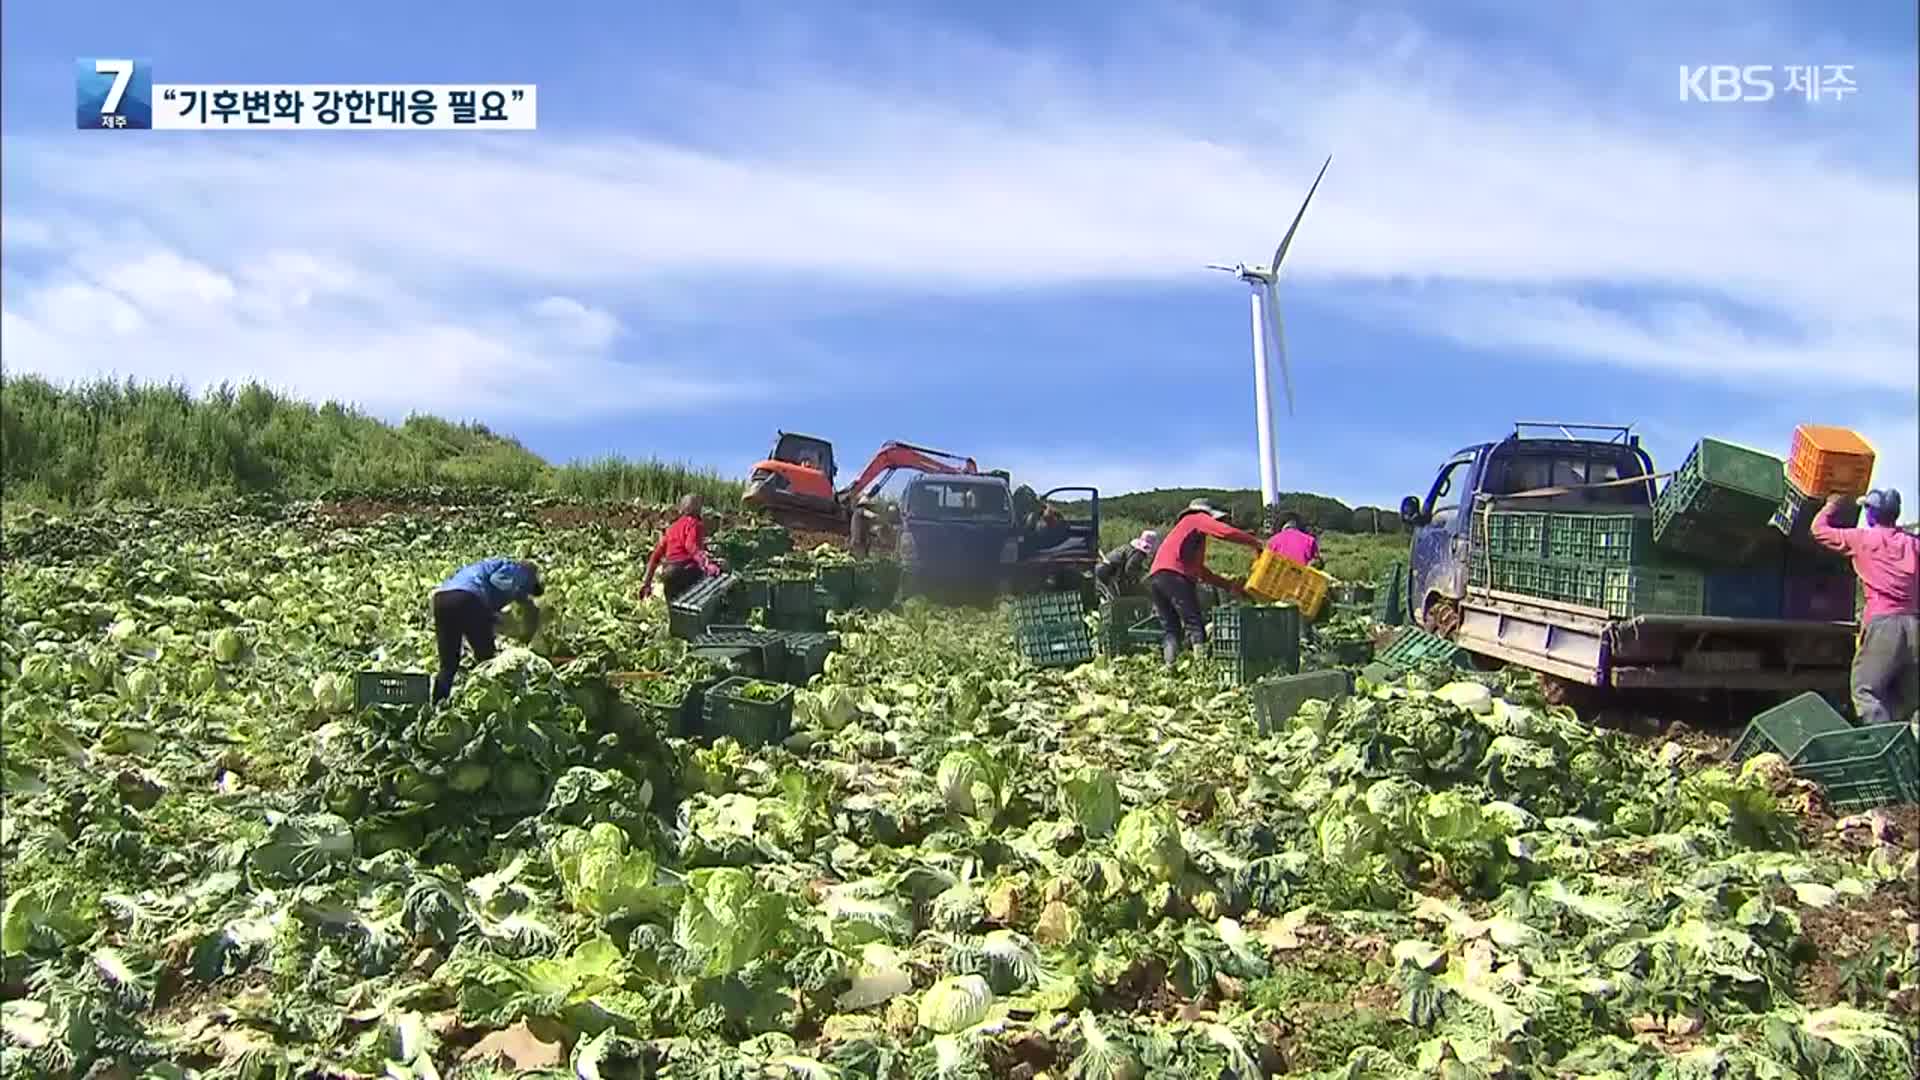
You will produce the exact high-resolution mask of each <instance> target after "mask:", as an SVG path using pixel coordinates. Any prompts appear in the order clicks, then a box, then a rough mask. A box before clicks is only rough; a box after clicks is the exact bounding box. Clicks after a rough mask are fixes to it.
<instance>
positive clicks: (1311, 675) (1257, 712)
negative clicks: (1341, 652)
mask: <svg viewBox="0 0 1920 1080" xmlns="http://www.w3.org/2000/svg"><path fill="white" fill-rule="evenodd" d="M1351 693H1353V674H1352V673H1351V672H1347V671H1339V670H1334V671H1303V672H1301V673H1300V674H1298V675H1282V676H1280V677H1278V678H1271V679H1261V680H1260V681H1259V682H1256V683H1254V684H1253V695H1252V696H1253V722H1254V724H1255V725H1256V726H1257V727H1259V729H1260V734H1262V735H1267V734H1270V733H1272V732H1274V731H1277V730H1279V729H1280V727H1281V725H1283V724H1285V723H1286V722H1287V721H1288V720H1290V719H1292V717H1293V715H1294V714H1295V713H1297V712H1299V711H1300V706H1302V705H1304V704H1306V703H1307V702H1309V701H1314V700H1319V701H1325V702H1327V703H1328V704H1334V703H1336V702H1338V701H1339V700H1340V699H1341V698H1344V697H1346V696H1347V695H1349V694H1351Z"/></svg>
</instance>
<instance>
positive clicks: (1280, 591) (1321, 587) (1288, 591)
mask: <svg viewBox="0 0 1920 1080" xmlns="http://www.w3.org/2000/svg"><path fill="white" fill-rule="evenodd" d="M1332 588H1333V578H1332V577H1331V576H1329V575H1327V574H1325V573H1322V572H1321V571H1319V570H1315V569H1314V568H1313V567H1311V566H1301V565H1300V564H1299V563H1297V562H1294V561H1293V560H1291V559H1283V558H1281V557H1280V556H1279V555H1276V554H1274V553H1273V552H1271V551H1262V552H1261V553H1260V555H1259V557H1257V558H1255V559H1254V560H1253V570H1252V571H1251V572H1249V573H1248V574H1247V591H1248V592H1249V593H1252V594H1253V595H1254V596H1256V597H1258V598H1259V599H1261V600H1265V601H1267V602H1269V603H1290V604H1292V605H1293V606H1295V607H1297V608H1299V609H1300V614H1302V615H1304V616H1306V617H1307V618H1309V619H1312V618H1316V617H1318V616H1319V614H1320V609H1321V608H1324V607H1326V605H1327V593H1328V592H1330V591H1331V590H1332Z"/></svg>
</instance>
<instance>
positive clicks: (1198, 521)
mask: <svg viewBox="0 0 1920 1080" xmlns="http://www.w3.org/2000/svg"><path fill="white" fill-rule="evenodd" d="M1209 536H1217V537H1219V538H1220V539H1222V540H1226V541H1230V542H1232V543H1235V544H1244V545H1246V546H1247V547H1250V548H1252V549H1254V550H1255V551H1258V550H1260V541H1258V540H1256V539H1254V538H1253V536H1252V535H1251V534H1249V533H1244V532H1241V531H1240V530H1239V529H1236V528H1234V527H1233V526H1231V525H1228V524H1227V523H1226V522H1223V521H1215V520H1214V519H1213V517H1212V516H1211V515H1208V514H1199V513H1194V514H1188V515H1187V516H1186V517H1183V518H1181V519H1180V521H1179V523H1178V524H1176V525H1174V527H1173V531H1171V532H1169V533H1167V538H1166V539H1164V540H1162V541H1160V550H1159V551H1158V552H1156V553H1155V554H1154V556H1153V566H1152V567H1150V568H1149V569H1148V571H1147V573H1148V575H1149V576H1151V575H1153V574H1157V573H1159V572H1160V571H1162V570H1171V571H1173V572H1174V573H1176V574H1179V575H1180V576H1181V577H1184V578H1190V579H1192V580H1194V581H1205V582H1208V583H1209V584H1213V585H1218V586H1221V587H1222V588H1232V587H1233V583H1232V582H1230V581H1228V580H1227V579H1225V578H1223V577H1221V576H1220V575H1218V574H1216V573H1214V572H1213V571H1211V570H1208V569H1207V537H1209Z"/></svg>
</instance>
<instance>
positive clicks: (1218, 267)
mask: <svg viewBox="0 0 1920 1080" xmlns="http://www.w3.org/2000/svg"><path fill="white" fill-rule="evenodd" d="M1207 269H1209V270H1225V271H1226V272H1227V273H1229V274H1231V273H1233V267H1231V266H1221V265H1220V264H1219V263H1208V264H1207Z"/></svg>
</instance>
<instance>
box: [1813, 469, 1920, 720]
mask: <svg viewBox="0 0 1920 1080" xmlns="http://www.w3.org/2000/svg"><path fill="white" fill-rule="evenodd" d="M1845 505H1846V497H1845V496H1842V495H1835V496H1834V497H1832V498H1830V499H1828V500H1827V505H1826V507H1825V509H1823V510H1821V511H1820V513H1819V514H1818V515H1816V516H1815V517H1814V520H1813V538H1814V540H1816V541H1817V542H1819V544H1820V545H1821V546H1822V547H1825V548H1828V549H1829V550H1832V551H1837V552H1840V553H1842V554H1844V555H1846V556H1847V557H1848V558H1850V559H1851V560H1852V561H1853V572H1854V576H1856V577H1858V578H1859V579H1860V585H1861V588H1862V591H1864V592H1865V593H1866V607H1865V608H1863V609H1862V610H1861V612H1860V636H1859V640H1858V641H1857V642H1856V643H1855V645H1854V650H1853V711H1854V715H1855V717H1856V718H1858V720H1859V722H1860V723H1862V724H1885V723H1892V722H1897V721H1900V720H1905V719H1907V718H1908V717H1909V716H1911V715H1912V714H1913V712H1914V710H1915V709H1916V708H1920V580H1917V579H1920V537H1916V536H1914V535H1913V534H1912V533H1910V532H1906V531H1904V530H1902V529H1901V528H1900V525H1899V523H1900V493H1899V492H1898V491H1894V490H1893V489H1891V488H1887V489H1884V490H1876V491H1869V492H1867V494H1866V497H1865V498H1863V499H1861V500H1860V505H1861V508H1862V509H1864V510H1865V511H1866V514H1865V520H1864V521H1863V522H1862V523H1861V525H1860V526H1859V527H1858V528H1852V529H1847V528H1841V527H1839V526H1837V525H1835V524H1834V523H1833V521H1832V520H1831V519H1832V517H1833V515H1834V512H1835V511H1836V510H1840V509H1843V508H1844V507H1845Z"/></svg>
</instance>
